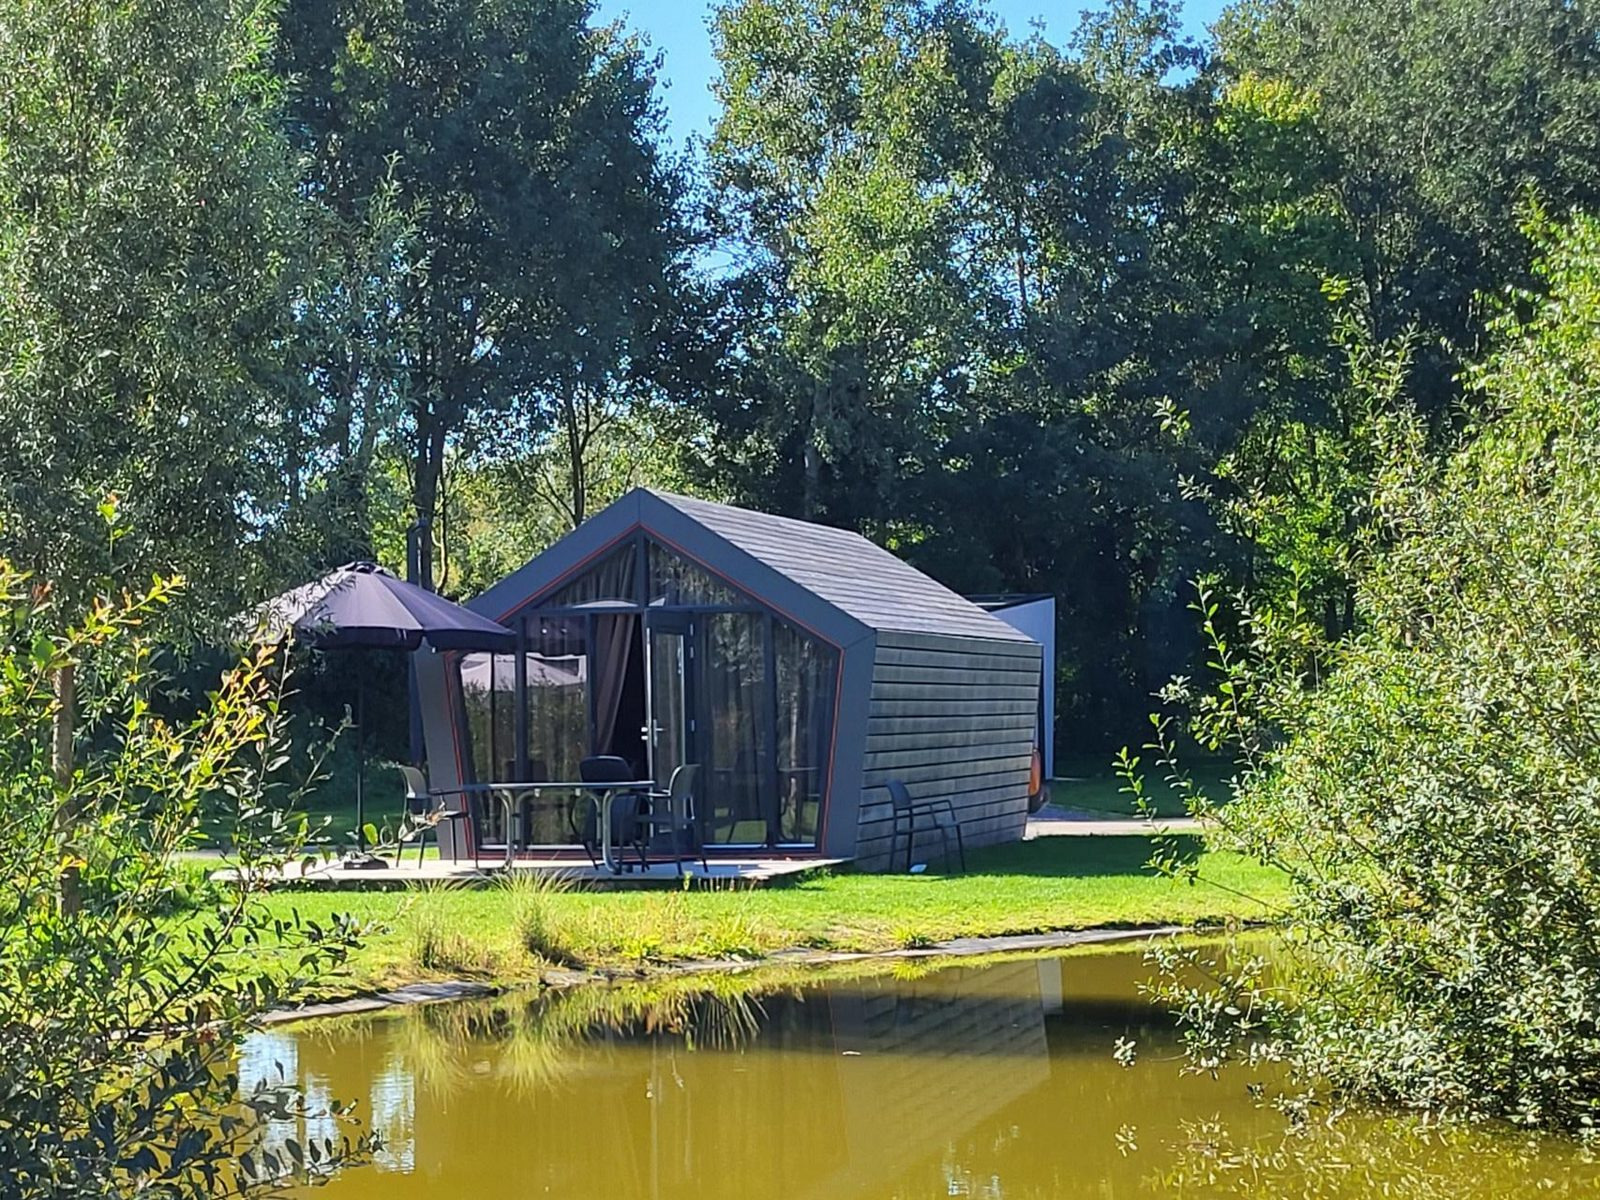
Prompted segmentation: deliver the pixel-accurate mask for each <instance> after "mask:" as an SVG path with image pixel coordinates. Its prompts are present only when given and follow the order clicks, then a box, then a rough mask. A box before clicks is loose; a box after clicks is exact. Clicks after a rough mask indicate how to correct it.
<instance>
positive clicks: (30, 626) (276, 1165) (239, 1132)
mask: <svg viewBox="0 0 1600 1200" xmlns="http://www.w3.org/2000/svg"><path fill="white" fill-rule="evenodd" d="M28 584H29V581H28V580H27V579H26V578H25V577H23V576H21V575H18V574H16V573H14V572H13V571H12V570H11V569H10V568H9V567H3V566H0V627H3V628H4V629H5V631H6V634H5V637H4V639H3V640H0V808H3V810H4V812H5V814H6V816H5V819H4V821H3V822H0V1094H3V1095H4V1096H5V1097H6V1101H5V1120H4V1121H3V1122H0V1162H4V1163H5V1170H6V1194H7V1195H11V1196H19V1197H41V1198H43V1197H56V1196H63V1195H71V1196H123V1195H134V1194H138V1195H151V1196H163V1197H173V1198H177V1197H196V1198H199V1197H211V1196H226V1195H234V1194H240V1193H243V1192H248V1191H257V1190H273V1189H275V1188H276V1186H277V1185H278V1184H279V1183H287V1182H290V1181H292V1180H295V1179H302V1180H303V1179H307V1178H309V1177H312V1176H315V1175H317V1174H320V1173H322V1172H324V1171H326V1170H327V1169H329V1168H330V1167H331V1166H333V1165H334V1164H335V1163H338V1162H341V1161H355V1160H358V1159H359V1158H360V1157H361V1156H362V1155H363V1154H364V1152H365V1148H366V1144H365V1142H364V1141H363V1140H362V1139H361V1138H359V1137H357V1136H356V1135H355V1131H354V1130H351V1132H350V1134H348V1135H347V1136H345V1137H343V1138H341V1139H340V1141H339V1143H338V1144H335V1143H334V1142H332V1141H324V1142H319V1143H317V1144H314V1145H313V1144H311V1143H300V1142H296V1143H295V1144H294V1145H293V1146H291V1147H289V1148H288V1150H287V1156H286V1157H285V1156H282V1155H274V1154H266V1153H261V1152H258V1149H257V1138H258V1134H259V1130H260V1128H261V1124H262V1122H264V1121H267V1120H269V1119H281V1118H292V1117H295V1116H297V1115H300V1114H302V1113H304V1112H305V1111H306V1105H305V1102H304V1101H303V1100H302V1099H301V1098H300V1097H298V1096H296V1095H295V1094H294V1093H293V1092H292V1091H291V1090H289V1089H287V1088H282V1087H264V1088H262V1089H260V1090H258V1091H256V1092H255V1093H253V1094H251V1095H246V1096H241V1095H240V1094H239V1087H238V1079H237V1076H236V1075H235V1074H234V1071H233V1067H232V1057H233V1053H234V1050H235V1047H236V1046H237V1044H238V1043H239V1041H240V1039H241V1038H242V1037H243V1036H244V1034H245V1033H246V1032H247V1031H248V1030H249V1029H250V1028H251V1025H252V1021H253V1020H254V1018H255V1017H257V1016H258V1015H259V1014H261V1013H262V1012H263V1011H265V1010H267V1009H271V1008H274V1007H277V1006H281V1005H284V1004H287V1003H291V1002H292V1001H293V1000H294V999H295V997H296V996H297V995H298V994H300V993H301V992H302V991H303V990H304V988H305V987H306V985H307V984H308V983H309V982H310V981H313V980H316V979H319V978H322V977H325V976H326V975H327V974H328V973H329V972H331V971H333V970H335V969H336V968H337V967H338V966H339V965H340V964H341V963H342V962H343V961H344V959H345V957H346V955H347V954H348V953H349V952H350V950H351V949H352V948H354V946H355V945H356V935H357V932H358V930H357V929H356V927H355V926H354V925H353V924H351V923H350V922H348V921H346V920H343V919H342V918H337V917H335V918H332V919H329V920H324V921H306V920H302V919H301V918H300V916H299V915H298V914H296V913H292V912H290V913H282V914H277V913H272V912H269V911H268V910H267V909H266V908H264V907H263V905H262V903H261V898H260V891H261V889H262V888H263V887H264V886H265V883H266V881H267V880H268V879H270V878H271V877H273V876H274V875H275V874H276V873H277V872H278V871H279V870H281V869H282V868H283V866H284V865H285V864H286V863H287V862H289V861H291V860H292V859H294V858H295V857H297V856H299V855H301V854H303V853H308V852H309V851H308V850H307V846H306V841H305V838H306V834H305V827H304V826H305V823H304V819H303V818H297V817H296V816H294V815H293V809H292V806H291V805H286V804H285V803H284V798H283V796H282V795H281V794H280V793H279V790H278V786H277V785H276V784H275V779H276V777H277V775H278V774H279V772H280V769H281V766H282V764H283V761H284V759H285V747H286V742H285V736H286V735H285V728H284V721H283V716H282V710H281V696H282V689H283V681H282V678H281V674H282V672H281V671H280V670H279V668H278V664H277V663H276V662H275V660H274V655H273V653H272V652H271V651H268V650H263V651H261V652H259V653H257V654H255V655H253V656H252V657H250V658H248V659H247V660H245V661H244V662H242V663H240V664H239V665H238V666H237V667H236V668H235V669H234V670H232V671H231V672H229V673H228V675H227V676H226V677H225V678H224V679H223V681H222V683H221V686H220V687H218V689H217V690H216V691H215V692H213V693H212V694H211V695H210V696H208V697H207V698H206V699H205V701H204V702H203V703H202V704H201V705H200V711H199V712H198V713H196V714H194V715H193V716H192V717H187V718H183V719H173V718H168V717H163V716H161V715H160V714H159V708H160V706H159V704H158V699H159V682H160V680H159V673H158V672H157V671H156V670H155V668H154V665H153V661H152V655H153V652H154V651H153V647H152V646H151V644H150V642H149V641H148V639H147V637H146V635H145V634H144V633H142V632H141V626H142V624H143V623H144V622H146V621H147V620H148V619H149V618H150V617H151V616H152V615H153V614H154V613H156V612H157V611H158V610H159V609H160V608H161V607H162V606H164V605H165V604H167V603H168V601H169V600H170V598H171V597H172V595H173V594H174V590H175V586H176V585H175V583H174V582H172V581H165V580H160V579H158V580H156V581H155V582H154V584H152V585H151V587H150V588H149V589H147V590H146V591H145V592H144V593H142V594H138V595H134V596H130V597H124V598H122V599H120V600H99V601H96V602H94V604H93V605H92V607H90V608H89V609H88V611H87V612H86V613H84V614H83V615H82V617H81V618H80V619H78V620H75V621H74V620H72V619H70V618H69V617H66V616H64V615H63V614H59V613H47V612H46V611H45V610H44V609H42V608H41V607H39V604H38V602H37V601H35V600H31V599H30V598H29V586H28ZM64 626H65V627H68V630H67V632H65V633H60V634H54V633H51V632H49V631H51V630H52V629H55V628H59V627H64ZM69 665H70V666H72V667H73V668H74V669H75V670H76V671H77V672H78V673H79V675H80V677H84V678H86V679H87V680H89V686H87V687H85V688H84V690H83V695H84V696H85V698H86V700H87V703H86V704H85V707H84V720H83V722H82V723H81V725H80V726H79V728H78V731H77V732H78V737H77V743H78V751H79V756H78V760H77V765H76V767H75V769H74V770H73V771H72V773H71V776H70V779H69V780H65V781H62V782H58V773H57V770H56V767H55V764H54V762H53V761H52V754H51V748H52V741H53V739H52V736H51V735H52V730H53V727H54V724H55V721H56V717H57V710H56V692H55V691H54V690H53V683H54V681H55V680H56V679H58V678H59V676H60V673H61V671H62V670H63V668H65V667H67V666H69ZM214 808H222V809H226V810H228V811H230V812H231V813H232V814H233V824H234V826H235V829H234V835H233V841H234V845H235V847H236V849H235V858H234V860H233V865H234V866H235V867H236V868H237V870H238V871H239V874H240V879H241V882H240V883H239V884H238V885H237V886H234V887H229V888H217V887H213V886H209V885H205V884H201V883H199V882H198V881H196V880H195V878H194V875H193V872H192V871H191V870H186V869H185V868H184V867H183V866H182V865H181V863H180V862H179V860H178V858H177V856H178V855H179V854H180V852H181V851H183V850H184V849H185V848H187V847H189V846H191V845H192V844H193V843H194V841H195V839H196V837H197V836H198V831H199V827H200V823H201V818H202V815H203V814H204V813H206V812H207V811H208V810H210V809H214ZM174 914H178V915H174ZM331 1115H332V1116H334V1117H335V1118H338V1119H340V1120H341V1121H344V1119H345V1118H346V1117H347V1115H348V1114H347V1112H346V1110H344V1109H343V1108H340V1107H338V1106H335V1107H334V1109H333V1110H332V1113H331ZM258 1184H259V1186H258Z"/></svg>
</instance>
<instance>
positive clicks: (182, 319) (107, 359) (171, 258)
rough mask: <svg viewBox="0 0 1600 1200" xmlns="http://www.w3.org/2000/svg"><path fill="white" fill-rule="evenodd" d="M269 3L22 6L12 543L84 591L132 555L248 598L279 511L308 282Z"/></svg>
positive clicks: (2, 65) (2, 223)
mask: <svg viewBox="0 0 1600 1200" xmlns="http://www.w3.org/2000/svg"><path fill="white" fill-rule="evenodd" d="M270 38H271V26H270V23H269V22H268V21H267V19H266V13H265V10H264V9H263V8H262V7H261V6H260V5H258V4H255V3H251V2H235V0H200V2H197V3H191V2H190V0H169V2H157V3H149V4H134V5H129V4H120V3H110V2H100V0H94V2H91V3H87V4H62V3H39V4H22V5H11V6H9V7H8V8H7V10H6V12H5V14H4V15H3V16H0V78H4V79H5V80H6V85H5V87H4V89H3V90H0V550H3V551H4V553H5V555H6V557H8V558H10V559H11V560H12V561H13V562H15V563H17V564H18V566H19V567H24V568H27V569H29V570H32V571H33V572H35V574H36V577H37V578H38V579H39V580H41V581H42V582H43V583H44V584H47V585H49V586H50V587H52V588H54V589H56V590H57V591H61V592H64V593H66V594H69V595H72V596H74V597H76V598H77V600H78V601H83V600H85V599H86V598H87V596H88V595H89V594H90V593H91V592H92V591H93V590H94V587H95V584H96V581H97V580H98V579H99V578H100V577H101V575H102V574H103V573H104V571H105V570H106V568H107V565H108V562H109V559H110V554H109V551H108V550H107V544H106V539H105V536H104V533H105V521H104V520H103V519H102V517H101V515H100V513H99V512H98V508H99V506H100V505H101V503H102V502H103V501H105V499H106V497H107V496H108V495H109V496H114V497H115V498H116V501H117V503H118V504H119V506H120V510H121V514H122V521H123V523H125V524H126V525H128V526H129V527H131V528H133V529H136V530H137V531H138V533H137V536H135V537H129V538H126V539H124V540H123V541H122V543H121V544H120V545H119V546H118V548H117V555H118V561H119V562H120V563H122V564H124V565H132V566H136V567H138V568H140V569H141V570H142V571H144V572H145V573H148V572H149V571H170V570H173V569H174V568H175V567H176V566H178V565H180V564H181V565H182V567H183V569H184V572H185V574H186V576H187V577H188V579H189V580H190V588H189V592H188V595H189V597H190V598H191V599H192V600H197V601H198V600H212V599H215V598H219V597H220V598H222V599H224V600H227V601H229V602H238V601H239V599H240V598H241V596H244V595H246V594H247V593H248V592H249V590H250V584H251V583H252V582H253V576H254V574H255V572H254V571H253V569H252V568H254V567H256V566H258V564H259V560H258V559H256V558H253V557H252V556H250V555H242V554H241V553H240V550H241V548H242V546H243V545H244V544H245V543H246V542H249V541H251V540H252V539H253V538H255V537H256V536H257V534H258V533H259V532H260V529H261V526H262V525H263V524H265V523H266V522H268V521H269V520H271V519H272V518H273V517H275V516H276V515H277V514H278V513H279V511H280V508H279V497H280V496H281V494H282V478H281V474H282V472H281V460H280V459H279V458H278V457H277V456H276V455H275V453H274V448H273V446H272V443H271V442H270V441H268V440H265V439H263V438H262V437H261V436H260V433H261V429H262V428H267V429H271V428H275V427H276V424H277V421H276V416H277V413H276V409H275V397H276V394H277V393H278V391H279V390H281V389H282V388H284V387H285V386H287V385H288V380H289V373H288V372H287V371H286V370H285V364H284V360H283V355H282V353H281V350H282V346H283V344H284V343H285V342H286V341H287V340H288V339H289V336H290V305H289V300H290V297H291V295H293V294H294V292H295V290H296V289H297V288H298V287H299V284H300V276H299V274H298V272H297V269H296V263H297V262H298V257H297V255H296V253H295V251H294V248H295V246H296V245H297V238H298V237H299V227H298V214H299V212H300V206H299V203H298V201H297V198H296V194H295V188H296V184H297V176H296V174H295V171H294V163H293V159H292V157H291V156H290V154H289V153H288V150H287V147H286V145H285V144H284V143H283V141H282V139H281V138H280V137H279V136H278V134H277V132H276V128H275V104H276V97H277V93H278V89H279V82H278V81H277V80H276V79H275V78H274V77H273V76H272V75H271V73H270V72H269V71H268V70H267V69H266V62H265V59H266V50H267V46H268V43H269V42H270Z"/></svg>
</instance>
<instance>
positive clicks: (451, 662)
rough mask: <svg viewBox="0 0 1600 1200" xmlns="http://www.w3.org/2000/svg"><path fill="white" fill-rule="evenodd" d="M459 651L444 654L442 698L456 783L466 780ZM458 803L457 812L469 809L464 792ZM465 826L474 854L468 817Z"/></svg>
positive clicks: (464, 704) (475, 838)
mask: <svg viewBox="0 0 1600 1200" xmlns="http://www.w3.org/2000/svg"><path fill="white" fill-rule="evenodd" d="M461 657H462V656H461V652H460V651H459V650H450V651H447V652H446V653H445V656H444V699H445V704H446V706H447V707H448V709H449V713H450V746H451V749H452V750H454V751H455V756H456V783H457V784H463V785H464V784H465V783H466V782H467V767H466V759H465V757H464V756H463V753H462V747H461V727H462V726H463V725H465V724H466V723H467V701H466V697H465V696H463V695H462V694H461ZM456 800H457V802H458V803H459V804H460V808H459V809H458V810H457V811H458V812H468V811H470V805H471V803H472V802H471V801H470V800H469V799H468V798H467V794H466V793H465V792H462V793H460V794H459V795H458V796H457V797H456ZM461 824H463V825H465V826H466V827H467V828H466V841H467V850H468V851H469V852H470V853H472V854H474V855H476V854H477V852H478V846H477V841H478V834H477V831H476V829H474V828H473V825H474V822H473V821H472V819H471V818H470V817H469V818H468V819H467V820H466V821H463V822H461Z"/></svg>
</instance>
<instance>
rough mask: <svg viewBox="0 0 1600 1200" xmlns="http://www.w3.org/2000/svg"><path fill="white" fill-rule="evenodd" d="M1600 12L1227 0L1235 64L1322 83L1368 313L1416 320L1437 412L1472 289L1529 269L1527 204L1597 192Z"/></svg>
mask: <svg viewBox="0 0 1600 1200" xmlns="http://www.w3.org/2000/svg"><path fill="white" fill-rule="evenodd" d="M1597 35H1600V13H1596V12H1595V11H1594V10H1593V8H1592V6H1589V5H1586V4H1576V5H1575V4H1567V3H1562V2H1560V0H1533V2H1531V3H1519V4H1512V5H1506V4H1499V3H1495V2H1494V0H1404V2H1402V3H1394V4H1385V5H1382V6H1373V5H1370V4H1362V3H1359V0H1266V2H1262V3H1250V4H1243V5H1239V6H1237V7H1235V8H1234V9H1232V10H1230V12H1229V13H1228V14H1227V16H1226V17H1225V19H1224V20H1223V21H1222V22H1221V23H1220V24H1219V27H1218V41H1219V45H1218V54H1219V56H1220V58H1221V61H1222V63H1223V70H1224V72H1225V73H1226V74H1228V75H1229V76H1231V77H1233V78H1241V77H1243V76H1245V75H1250V74H1254V75H1261V76H1266V77H1268V78H1272V79H1281V80H1286V81H1288V82H1289V83H1291V84H1292V85H1294V87H1296V88H1297V89H1299V90H1300V91H1302V92H1305V93H1308V94H1310V95H1314V96H1315V97H1316V98H1317V102H1318V107H1319V110H1320V116H1319V118H1318V119H1319V122H1320V123H1321V124H1322V125H1323V127H1324V128H1325V129H1326V130H1327V133H1328V137H1329V140H1330V142H1331V144H1332V145H1334V146H1335V147H1337V149H1338V152H1339V155H1340V158H1341V160H1342V174H1343V178H1342V179H1341V181H1340V183H1339V189H1338V190H1339V196H1340V202H1341V204H1342V206H1343V208H1344V209H1345V210H1346V211H1347V212H1348V213H1349V215H1350V218H1351V220H1352V222H1353V226H1354V229H1355V232H1356V235H1357V244H1358V247H1359V251H1360V265H1361V274H1360V275H1359V276H1356V277H1352V282H1356V283H1359V284H1360V286H1361V289H1362V293H1361V294H1362V297H1363V299H1364V303H1365V304H1366V305H1367V306H1368V312H1367V314H1366V315H1365V317H1364V323H1365V324H1366V325H1367V326H1368V327H1369V328H1370V329H1371V330H1372V332H1373V335H1374V336H1375V337H1376V338H1377V339H1378V340H1380V341H1388V340H1390V339H1393V338H1395V337H1399V336H1401V335H1403V334H1405V333H1406V331H1407V330H1408V329H1410V328H1411V327H1413V326H1415V327H1416V328H1417V329H1418V330H1419V332H1420V338H1419V341H1418V344H1417V357H1416V361H1415V363H1414V364H1413V370H1412V388H1413V395H1414V396H1415V397H1416V398H1417V399H1418V400H1419V401H1422V402H1423V403H1424V405H1425V411H1426V412H1427V415H1428V416H1429V417H1430V419H1435V420H1436V419H1438V418H1440V417H1441V416H1448V415H1449V410H1450V408H1451V407H1452V405H1453V404H1454V402H1455V401H1456V400H1457V399H1458V398H1459V395H1460V394H1459V392H1458V391H1457V389H1456V387H1455V384H1454V377H1455V375H1456V372H1457V370H1458V367H1459V364H1460V362H1461V361H1462V356H1463V354H1470V353H1471V352H1472V350H1473V348H1474V345H1475V343H1476V341H1477V337H1478V323H1479V317H1480V315H1481V314H1479V313H1477V312H1475V311H1474V304H1475V298H1476V297H1477V296H1478V295H1480V294H1485V295H1492V294H1494V293H1496V292H1498V291H1499V290H1500V289H1501V288H1503V287H1505V286H1506V285H1508V284H1514V285H1524V284H1526V283H1528V282H1530V276H1529V262H1530V246H1529V244H1528V242H1527V240H1526V238H1525V237H1524V236H1523V234H1522V233H1521V231H1520V224H1521V222H1520V220H1519V219H1518V215H1517V208H1518V205H1519V204H1521V203H1522V202H1523V201H1524V200H1526V198H1527V196H1528V194H1529V193H1530V192H1531V193H1535V194H1538V195H1540V196H1543V197H1544V198H1545V199H1546V200H1547V201H1549V202H1550V203H1553V204H1556V205H1559V206H1562V207H1565V206H1567V205H1573V206H1577V207H1581V208H1593V207H1595V205H1596V204H1597V203H1600V133H1597V130H1600V37H1597Z"/></svg>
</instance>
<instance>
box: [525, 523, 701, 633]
mask: <svg viewBox="0 0 1600 1200" xmlns="http://www.w3.org/2000/svg"><path fill="white" fill-rule="evenodd" d="M643 528H644V524H643V523H642V522H639V521H635V522H634V523H633V524H632V525H629V526H628V527H627V528H626V529H624V530H623V531H622V532H621V533H619V534H617V536H616V537H614V538H612V539H611V540H610V541H609V542H607V543H605V545H603V546H601V547H600V548H599V549H598V550H595V551H593V552H592V553H589V554H586V555H584V556H583V557H582V558H580V559H579V560H578V561H577V562H575V563H573V564H572V566H570V567H568V568H567V569H566V570H565V571H563V572H561V574H559V575H557V576H556V577H555V578H554V579H552V580H551V581H550V582H549V583H547V584H545V585H544V587H542V588H540V589H539V590H538V591H537V592H530V593H528V595H526V596H524V597H523V598H522V599H521V600H518V601H517V602H516V603H515V604H513V605H512V606H511V607H510V608H508V609H506V610H505V612H503V613H501V614H500V615H499V616H498V617H496V618H495V620H496V621H504V620H505V619H506V618H507V617H509V616H511V615H512V614H513V613H516V612H518V611H520V610H521V609H524V608H527V607H528V606H529V605H530V604H532V603H533V602H534V601H535V600H538V599H540V598H541V597H543V596H545V595H547V594H549V593H550V592H553V591H555V590H556V589H557V588H558V587H560V586H561V585H562V584H563V583H565V582H566V581H567V580H569V579H571V578H572V577H573V576H574V575H576V574H577V573H578V572H580V571H582V570H583V569H584V568H585V567H587V566H588V565H589V564H590V563H592V562H593V561H594V560H595V559H597V558H599V557H600V556H601V555H603V554H605V553H606V552H607V551H609V550H611V549H612V548H613V547H614V546H616V544H617V543H618V542H620V541H622V539H623V538H626V537H631V536H632V535H633V534H634V533H637V532H638V531H639V530H641V529H643ZM713 573H714V572H713Z"/></svg>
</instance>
